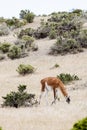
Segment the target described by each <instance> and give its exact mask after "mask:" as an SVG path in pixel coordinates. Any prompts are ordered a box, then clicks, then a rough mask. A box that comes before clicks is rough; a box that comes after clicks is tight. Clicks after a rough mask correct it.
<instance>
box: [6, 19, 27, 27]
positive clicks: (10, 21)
mask: <svg viewBox="0 0 87 130" xmlns="http://www.w3.org/2000/svg"><path fill="white" fill-rule="evenodd" d="M6 23H7V25H8V26H9V27H14V28H19V27H21V26H23V25H25V24H26V23H27V22H26V21H24V20H21V21H20V20H19V19H17V18H15V17H13V18H12V19H7V20H6Z"/></svg>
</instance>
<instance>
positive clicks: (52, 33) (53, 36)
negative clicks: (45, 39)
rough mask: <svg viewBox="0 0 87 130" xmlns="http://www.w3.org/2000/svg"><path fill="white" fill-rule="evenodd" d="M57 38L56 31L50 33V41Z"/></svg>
mask: <svg viewBox="0 0 87 130" xmlns="http://www.w3.org/2000/svg"><path fill="white" fill-rule="evenodd" d="M56 37H57V34H56V31H55V30H51V31H50V32H49V38H50V39H55V38H56Z"/></svg>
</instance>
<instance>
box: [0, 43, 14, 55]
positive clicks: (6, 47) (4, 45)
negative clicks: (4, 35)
mask: <svg viewBox="0 0 87 130" xmlns="http://www.w3.org/2000/svg"><path fill="white" fill-rule="evenodd" d="M10 46H11V44H10V43H5V42H4V43H1V44H0V50H1V51H2V52H3V53H7V52H8V51H9V48H10Z"/></svg>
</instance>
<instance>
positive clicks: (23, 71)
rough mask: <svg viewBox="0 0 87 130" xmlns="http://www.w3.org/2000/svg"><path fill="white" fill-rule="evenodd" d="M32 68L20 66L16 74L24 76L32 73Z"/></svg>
mask: <svg viewBox="0 0 87 130" xmlns="http://www.w3.org/2000/svg"><path fill="white" fill-rule="evenodd" d="M34 70H35V69H34V67H33V66H31V65H24V64H20V65H19V66H18V68H17V72H18V73H19V74H21V75H26V74H30V73H33V72H34Z"/></svg>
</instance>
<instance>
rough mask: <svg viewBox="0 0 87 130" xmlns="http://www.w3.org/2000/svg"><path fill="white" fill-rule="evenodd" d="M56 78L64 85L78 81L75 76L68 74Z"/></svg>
mask: <svg viewBox="0 0 87 130" xmlns="http://www.w3.org/2000/svg"><path fill="white" fill-rule="evenodd" d="M57 77H58V78H59V79H60V80H61V81H62V82H63V83H64V84H67V83H69V82H71V81H73V80H79V78H78V76H76V75H72V76H71V75H70V74H64V73H61V74H60V75H57Z"/></svg>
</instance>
